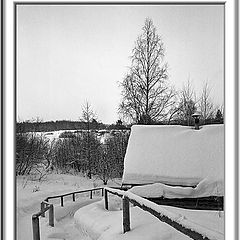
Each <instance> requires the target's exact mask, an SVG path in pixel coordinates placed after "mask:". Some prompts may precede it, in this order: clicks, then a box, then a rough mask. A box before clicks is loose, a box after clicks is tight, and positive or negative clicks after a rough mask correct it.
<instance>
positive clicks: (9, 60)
mask: <svg viewBox="0 0 240 240" xmlns="http://www.w3.org/2000/svg"><path fill="white" fill-rule="evenodd" d="M133 2H134V3H140V4H141V3H145V4H154V3H155V4H161V3H164V4H166V3H169V4H198V3H199V4H203V3H204V4H217V3H222V4H224V5H225V186H226V190H225V239H227V240H231V239H235V238H236V239H237V237H238V233H237V232H238V227H239V226H238V221H237V219H238V218H237V211H238V207H237V206H238V202H237V199H238V198H237V197H238V191H236V189H238V188H237V187H236V186H237V185H236V184H237V183H236V179H238V176H237V171H236V169H235V168H236V166H238V165H237V161H238V159H237V155H238V154H237V150H238V146H237V144H238V141H237V135H236V133H237V131H238V127H237V126H238V123H237V117H238V116H237V111H236V109H238V108H237V102H236V99H237V98H238V96H237V91H236V90H235V89H236V88H237V86H238V85H237V81H238V79H237V75H238V74H237V72H238V71H237V67H238V66H237V55H236V52H237V50H238V48H237V44H238V43H236V39H237V32H236V24H237V23H236V20H237V15H236V14H237V11H236V10H235V7H236V6H237V0H236V1H235V0H226V1H215V0H212V1H206V0H201V1H178V0H175V1H149V2H146V1H140V0H138V1H131V2H129V1H119V2H114V1H113V0H112V1H104V3H105V4H106V3H109V4H111V3H112V4H116V3H126V4H130V3H133ZM18 3H29V4H31V3H33V4H36V3H41V4H42V3H46V4H49V3H65V4H66V3H71V4H73V3H83V1H71V2H70V1H59V0H56V1H54V0H51V1H46V0H45V1H28V0H22V1H14V0H6V1H5V9H4V10H5V26H4V27H5V31H4V33H5V39H4V40H5V81H4V89H3V90H4V92H5V98H4V109H3V112H4V113H5V115H4V117H3V118H4V119H3V120H4V142H5V144H4V149H3V150H4V157H5V159H4V169H3V170H4V175H5V179H4V180H5V183H4V193H5V196H3V198H4V199H3V200H4V203H5V211H4V217H5V221H4V222H5V226H4V229H3V230H4V235H5V239H7V240H11V239H16V233H15V230H16V226H15V225H16V209H15V208H16V198H15V197H16V195H15V189H16V184H15V171H14V166H15V165H14V161H15V153H14V150H15V147H14V143H15V120H16V113H15V101H16V97H17V96H16V89H15V77H16V73H15V70H14V66H15V63H16V55H15V45H14V39H15V36H14V27H15V24H16V22H14V21H15V20H16V19H15V9H16V8H15V6H16V4H18ZM85 3H91V4H92V3H96V4H97V3H103V2H102V1H85Z"/></svg>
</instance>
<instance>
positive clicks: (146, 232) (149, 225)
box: [74, 197, 224, 240]
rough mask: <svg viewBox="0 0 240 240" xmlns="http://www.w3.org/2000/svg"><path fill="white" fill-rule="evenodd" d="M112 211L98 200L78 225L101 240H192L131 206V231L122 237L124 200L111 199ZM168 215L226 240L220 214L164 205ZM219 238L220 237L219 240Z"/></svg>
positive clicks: (81, 213) (83, 211)
mask: <svg viewBox="0 0 240 240" xmlns="http://www.w3.org/2000/svg"><path fill="white" fill-rule="evenodd" d="M109 203H110V208H109V211H106V210H105V209H104V202H103V201H99V202H96V203H93V204H91V205H88V206H86V207H83V208H81V209H79V210H78V211H77V212H76V213H75V215H74V218H75V222H76V225H77V226H78V228H79V229H82V232H85V236H88V237H90V238H91V239H98V240H112V239H115V240H120V239H126V240H141V239H143V240H155V239H160V240H176V239H178V240H189V239H190V238H189V237H188V236H186V235H184V234H182V233H180V232H179V231H177V230H175V229H174V228H172V227H171V226H169V225H167V224H166V223H163V222H161V221H159V220H158V219H157V218H156V217H154V216H153V215H151V214H150V213H148V212H145V211H143V210H142V209H140V208H138V207H131V210H130V219H131V220H130V222H131V223H130V225H131V231H129V232H127V233H125V234H123V230H122V211H121V210H120V208H121V199H120V198H119V197H111V198H110V201H109ZM161 208H163V209H164V211H165V212H170V213H171V214H172V215H179V221H186V219H188V222H189V221H190V222H191V225H193V226H195V228H198V229H201V230H205V231H206V232H210V233H212V232H214V233H215V235H217V236H218V237H219V236H220V239H224V213H223V212H219V211H199V210H186V209H180V208H175V207H167V206H161ZM216 239H217V238H216Z"/></svg>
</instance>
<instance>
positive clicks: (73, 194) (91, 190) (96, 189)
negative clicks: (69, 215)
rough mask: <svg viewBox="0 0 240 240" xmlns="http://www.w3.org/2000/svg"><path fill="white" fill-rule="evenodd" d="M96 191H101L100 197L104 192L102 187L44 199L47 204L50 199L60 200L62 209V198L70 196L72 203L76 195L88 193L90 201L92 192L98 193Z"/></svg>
mask: <svg viewBox="0 0 240 240" xmlns="http://www.w3.org/2000/svg"><path fill="white" fill-rule="evenodd" d="M98 190H101V191H102V196H103V190H104V188H103V187H100V188H93V189H86V190H81V191H75V192H70V193H65V194H61V195H56V196H51V197H47V198H46V199H45V201H47V202H48V201H49V200H50V199H55V198H60V204H61V207H63V198H64V197H67V196H71V195H72V199H73V202H75V197H76V194H79V193H85V192H89V197H90V199H92V197H93V192H95V191H98Z"/></svg>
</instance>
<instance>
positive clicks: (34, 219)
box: [32, 214, 40, 240]
mask: <svg viewBox="0 0 240 240" xmlns="http://www.w3.org/2000/svg"><path fill="white" fill-rule="evenodd" d="M32 228H33V240H40V231H39V218H38V216H37V215H35V214H34V215H32Z"/></svg>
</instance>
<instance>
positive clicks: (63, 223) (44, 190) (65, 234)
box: [16, 174, 116, 240]
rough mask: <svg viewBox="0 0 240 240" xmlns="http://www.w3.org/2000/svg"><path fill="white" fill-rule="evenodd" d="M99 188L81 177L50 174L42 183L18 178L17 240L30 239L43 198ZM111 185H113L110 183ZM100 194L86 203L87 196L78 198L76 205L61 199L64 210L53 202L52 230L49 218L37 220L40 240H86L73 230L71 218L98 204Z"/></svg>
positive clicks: (99, 183) (98, 183) (67, 199)
mask: <svg viewBox="0 0 240 240" xmlns="http://www.w3.org/2000/svg"><path fill="white" fill-rule="evenodd" d="M93 182H94V185H95V187H96V184H97V185H98V186H100V185H101V182H100V181H93V180H89V179H87V178H85V177H82V176H80V175H70V174H49V175H48V176H47V178H46V179H45V180H44V181H41V182H39V181H32V180H30V179H29V178H27V177H17V196H16V197H17V206H16V207H17V211H16V214H17V216H16V217H17V225H16V228H17V237H16V239H17V240H31V239H32V222H31V219H32V214H34V213H36V212H38V211H39V210H40V203H41V201H42V200H44V199H45V198H46V197H49V196H53V195H59V194H63V193H68V192H72V191H78V190H84V189H91V188H94V185H93ZM110 184H111V185H113V184H116V183H114V182H110ZM100 199H101V197H100V193H96V194H95V195H93V199H92V200H90V199H89V193H85V194H77V195H76V202H75V203H73V202H72V198H71V196H70V197H66V198H64V207H63V208H62V207H60V200H59V199H55V200H52V201H51V202H52V203H54V210H55V227H54V228H52V227H49V226H48V217H46V218H40V224H41V225H40V232H41V240H46V239H69V240H70V239H71V240H81V239H89V238H85V236H83V234H82V233H81V231H79V230H77V229H76V228H75V224H74V219H73V215H74V213H75V211H76V210H77V209H79V208H81V207H83V206H86V205H88V204H90V203H93V202H95V201H98V200H100Z"/></svg>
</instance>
